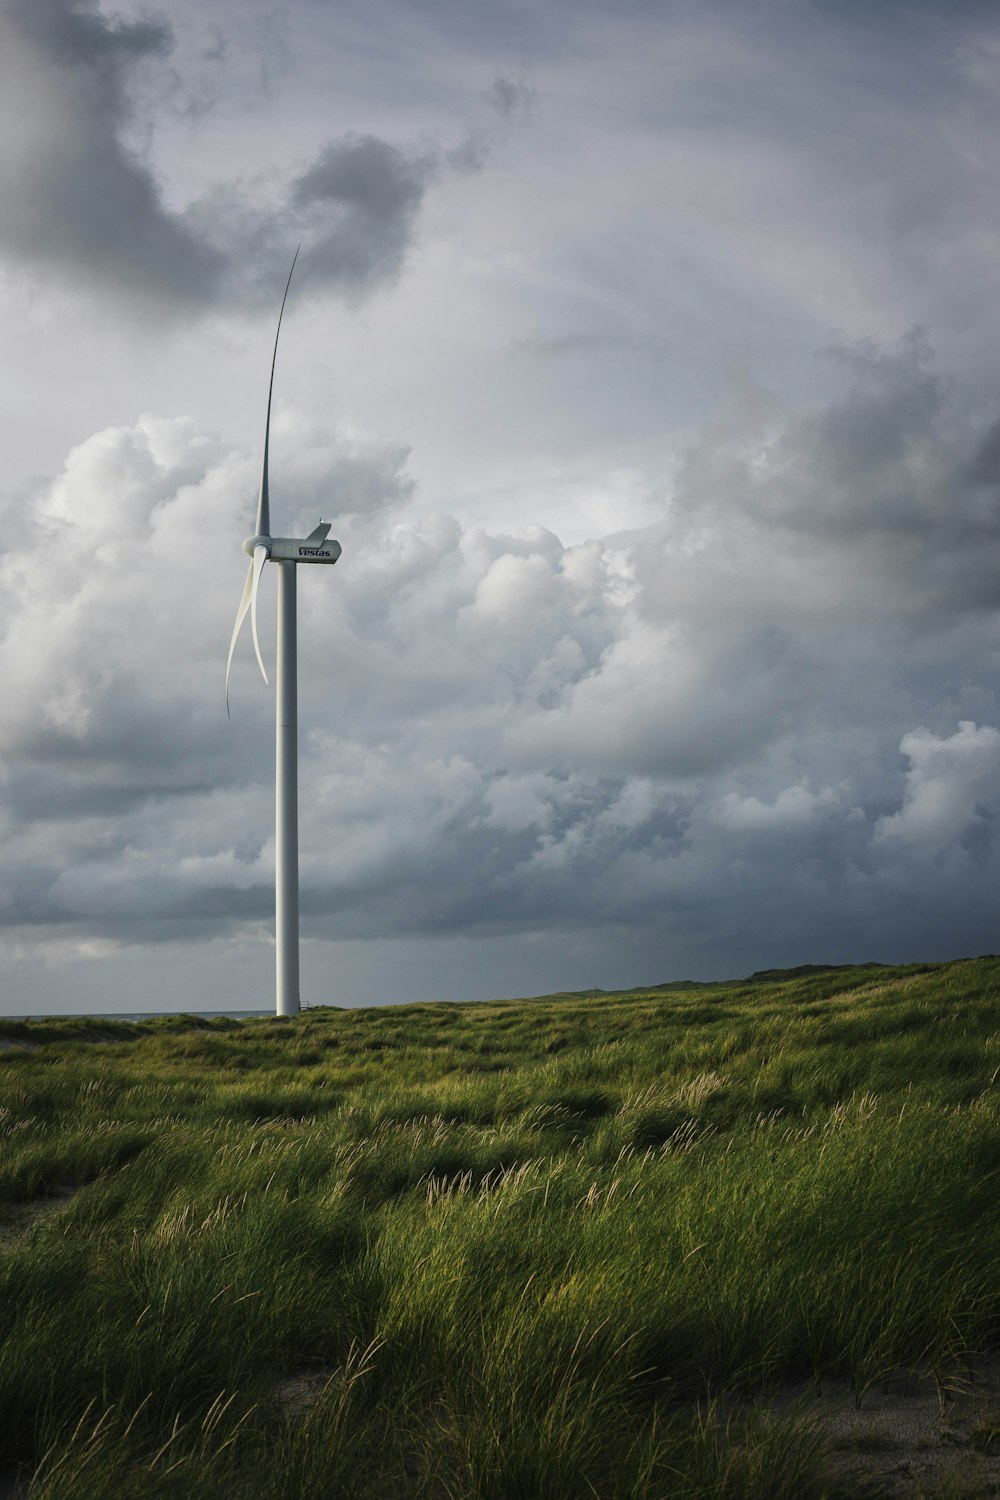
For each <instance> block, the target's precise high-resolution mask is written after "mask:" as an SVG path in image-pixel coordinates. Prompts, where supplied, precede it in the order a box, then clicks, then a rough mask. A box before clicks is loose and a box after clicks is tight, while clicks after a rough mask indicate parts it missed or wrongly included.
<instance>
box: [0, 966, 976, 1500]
mask: <svg viewBox="0 0 1000 1500" xmlns="http://www.w3.org/2000/svg"><path fill="white" fill-rule="evenodd" d="M998 995H1000V960H995V959H983V960H977V961H969V962H963V963H956V964H945V965H938V966H922V967H920V968H910V969H892V970H889V969H875V968H872V969H859V970H848V971H827V972H824V973H819V974H809V975H805V976H803V977H801V978H793V979H786V980H782V979H780V978H775V979H773V980H766V981H761V982H757V983H746V984H742V985H728V986H719V987H715V988H710V987H704V988H697V989H684V990H677V991H673V992H671V991H668V990H665V991H663V992H652V993H651V992H639V993H636V994H634V995H629V994H624V995H615V996H605V995H600V994H597V995H590V996H587V997H579V996H558V997H551V998H547V999H542V1000H536V1001H523V1002H516V1003H515V1002H496V1003H493V1004H479V1005H421V1006H396V1007H389V1008H385V1009H380V1010H370V1011H338V1010H333V1009H330V1010H320V1011H312V1012H306V1013H305V1014H304V1015H303V1016H301V1017H300V1018H299V1019H298V1020H297V1021H295V1022H292V1023H280V1024H279V1023H276V1022H272V1021H245V1022H232V1021H225V1020H223V1021H216V1022H205V1021H199V1020H197V1019H195V1018H170V1019H169V1020H165V1021H158V1022H150V1023H146V1024H143V1025H125V1024H122V1025H110V1026H107V1027H102V1029H101V1031H100V1032H99V1033H95V1031H94V1028H93V1024H92V1023H91V1024H90V1026H89V1029H88V1028H84V1027H80V1026H76V1025H75V1024H74V1023H71V1022H70V1023H67V1022H58V1023H56V1022H51V1023H50V1022H38V1023H27V1024H25V1023H21V1024H19V1025H16V1026H15V1025H8V1026H5V1025H4V1024H3V1023H0V1037H3V1036H5V1037H7V1038H8V1039H9V1040H10V1041H12V1042H15V1043H17V1045H16V1046H12V1047H10V1048H9V1049H7V1050H4V1051H2V1052H0V1465H6V1466H7V1472H8V1473H10V1472H12V1471H13V1469H14V1467H15V1466H18V1467H19V1468H20V1469H21V1471H22V1472H23V1474H24V1475H25V1476H26V1477H27V1476H32V1477H31V1488H30V1495H31V1497H32V1500H77V1497H79V1500H84V1497H86V1500H91V1497H93V1496H95V1495H100V1496H102V1497H107V1500H115V1497H132V1496H140V1495H141V1496H150V1497H153V1500H157V1497H173V1496H178V1497H180V1496H185V1497H187V1496H190V1495H192V1494H198V1495H199V1497H202V1500H214V1497H219V1500H222V1497H223V1496H225V1497H226V1500H241V1497H244V1500H265V1497H266V1500H271V1497H274V1500H279V1497H280V1500H285V1497H287V1500H311V1497H315V1500H321V1497H322V1500H329V1497H331V1496H344V1497H357V1500H374V1497H376V1496H377V1497H380V1500H383V1497H389V1500H391V1497H394V1496H400V1497H403V1496H407V1497H409V1496H417V1497H424V1496H426V1497H435V1500H437V1497H441V1500H460V1497H461V1500H465V1497H476V1500H519V1497H524V1500H529V1497H538V1500H542V1497H545V1500H579V1497H585V1496H587V1495H593V1496H599V1497H601V1500H618V1497H622V1500H625V1497H635V1500H639V1497H648V1500H654V1497H661V1496H671V1497H672V1496H678V1497H685V1500H701V1497H705V1500H707V1497H722V1496H742V1497H748V1500H754V1497H760V1500H765V1497H766V1500H782V1497H788V1500H792V1497H795V1500H810V1497H816V1500H819V1497H821V1496H827V1495H833V1494H834V1493H835V1488H834V1487H832V1486H831V1482H829V1481H828V1480H827V1479H826V1478H825V1477H824V1474H825V1469H824V1464H823V1458H822V1454H821V1452H820V1451H819V1444H818V1441H817V1439H816V1438H815V1437H814V1436H812V1435H810V1433H809V1432H808V1430H806V1429H803V1428H801V1427H799V1428H797V1427H795V1426H794V1425H792V1424H789V1423H787V1422H782V1421H778V1420H777V1419H773V1418H771V1417H770V1416H769V1415H768V1413H767V1397H768V1393H769V1392H770V1391H772V1390H774V1389H775V1388H776V1387H777V1385H778V1384H779V1383H781V1382H787V1381H790V1380H809V1381H811V1382H814V1383H816V1384H818V1385H821V1384H822V1382H823V1381H824V1380H825V1379H828V1378H838V1379H839V1378H844V1377H847V1378H849V1379H851V1380H853V1382H854V1385H855V1389H856V1391H857V1394H858V1398H859V1399H863V1397H864V1393H865V1391H866V1390H867V1389H869V1388H870V1387H871V1386H872V1385H873V1383H875V1382H877V1381H879V1380H884V1379H885V1378H887V1376H888V1375H890V1374H893V1373H896V1374H898V1373H899V1372H901V1371H906V1370H912V1371H915V1372H926V1371H932V1372H935V1373H938V1374H939V1375H940V1377H941V1378H942V1379H944V1377H945V1376H946V1375H947V1374H948V1372H949V1371H950V1370H952V1369H953V1368H954V1366H955V1365H956V1364H957V1363H958V1362H959V1361H962V1360H972V1359H974V1358H976V1357H977V1356H978V1355H980V1354H981V1353H982V1351H987V1350H991V1349H993V1348H995V1347H996V1346H997V1344H998V1343H1000V1270H998V1267H1000V1196H998V1181H997V1177H998V1172H997V1168H998V1166H1000V1088H998V1084H997V1079H998V1077H1000V1016H998V1007H997V1000H998Z"/></svg>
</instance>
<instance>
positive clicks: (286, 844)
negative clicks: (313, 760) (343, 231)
mask: <svg viewBox="0 0 1000 1500" xmlns="http://www.w3.org/2000/svg"><path fill="white" fill-rule="evenodd" d="M298 258H299V252H298V250H296V252H295V255H294V257H293V259H292V269H291V271H289V273H288V280H287V282H286V283H285V295H284V296H283V297H282V299H281V311H280V312H279V313H278V327H277V330H276V332H275V335H274V353H273V354H272V356H271V381H270V384H269V385H268V388H267V420H266V422H265V423H264V464H263V468H262V470H261V476H260V497H259V499H258V501H257V525H256V528H255V530H254V534H253V536H251V537H247V539H246V541H245V542H244V543H243V550H244V552H246V553H247V554H248V555H249V558H250V567H249V569H248V570H247V579H246V583H245V584H244V585H243V597H242V598H241V599H240V607H239V609H238V610H237V611H236V624H235V625H234V626H233V634H232V638H231V640H230V642H229V659H228V661H227V662H226V712H227V713H228V712H229V671H230V668H231V667H232V664H233V652H234V651H235V649H236V639H237V636H238V635H239V633H240V627H241V626H242V624H243V621H244V620H245V619H246V617H247V611H248V610H249V612H250V625H251V629H252V631H253V647H254V651H255V652H256V653H257V665H258V666H259V667H260V671H261V676H262V677H263V679H264V681H265V682H267V672H266V671H265V669H264V658H263V657H262V656H261V654H260V641H259V640H258V637H257V591H258V587H259V585H260V575H261V573H262V572H263V569H264V564H265V563H266V562H267V561H268V560H269V559H270V561H271V562H274V563H277V565H278V653H277V654H278V664H277V672H276V683H275V689H276V691H275V699H276V702H275V757H274V770H275V775H274V793H275V795H274V863H275V870H274V937H275V950H276V951H275V1009H276V1012H277V1014H278V1015H279V1016H295V1015H298V1011H299V786H298V782H299V768H298V687H297V663H296V628H295V627H296V620H295V613H296V611H295V569H296V568H297V567H300V566H301V565H302V564H303V563H310V564H312V563H324V564H332V563H335V562H336V561H337V558H338V557H339V556H340V551H341V548H340V543H339V542H334V541H328V540H327V538H328V537H329V534H330V523H329V522H328V521H321V522H320V523H319V525H318V526H317V527H316V529H315V531H311V532H310V533H309V535H308V536H307V537H288V536H272V535H271V511H270V503H269V498H268V490H267V451H268V443H269V439H270V436H271V394H272V392H273V390H274V366H275V361H276V360H277V358H278V338H279V335H280V333H281V319H282V317H283V315H284V311H285V303H286V301H287V300H288V288H289V287H290V286H291V284H292V273H293V272H294V270H295V262H296V261H297V260H298Z"/></svg>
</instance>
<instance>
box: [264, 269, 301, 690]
mask: <svg viewBox="0 0 1000 1500" xmlns="http://www.w3.org/2000/svg"><path fill="white" fill-rule="evenodd" d="M301 249H302V246H301V245H297V246H296V249H295V254H294V255H293V256H292V269H291V271H289V273H288V280H287V281H286V282H285V295H284V296H283V297H282V299H281V311H280V312H279V313H278V327H277V329H276V331H275V335H274V353H273V354H272V355H271V381H270V384H269V385H268V387H267V419H266V421H265V423H264V464H263V468H262V469H261V474H260V495H259V497H258V500H257V527H256V532H255V535H256V536H270V535H271V502H270V499H269V497H268V492H267V450H268V445H269V443H270V438H271V394H272V392H273V390H274V366H275V362H276V360H277V358H278V338H279V336H280V334H281V320H282V318H283V317H284V313H285V303H286V302H287V300H288V288H289V287H290V286H291V284H292V272H293V271H294V270H295V262H296V261H297V260H298V258H299V251H300V250H301ZM262 670H263V669H262Z"/></svg>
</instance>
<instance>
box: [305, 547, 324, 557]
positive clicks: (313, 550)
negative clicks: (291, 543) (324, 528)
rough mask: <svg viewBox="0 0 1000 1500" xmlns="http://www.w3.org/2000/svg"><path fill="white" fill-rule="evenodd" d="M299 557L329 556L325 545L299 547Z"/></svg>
mask: <svg viewBox="0 0 1000 1500" xmlns="http://www.w3.org/2000/svg"><path fill="white" fill-rule="evenodd" d="M299 556H300V557H329V556H330V553H329V552H328V551H327V549H326V548H325V547H300V548H299Z"/></svg>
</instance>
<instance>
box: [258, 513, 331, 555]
mask: <svg viewBox="0 0 1000 1500" xmlns="http://www.w3.org/2000/svg"><path fill="white" fill-rule="evenodd" d="M329 535H330V523H329V521H321V522H320V524H319V525H318V526H317V527H316V529H315V531H310V533H309V535H308V536H303V537H298V536H259V535H258V536H248V537H247V539H246V541H245V542H244V543H243V551H244V552H245V553H246V554H247V556H248V557H253V555H254V553H255V552H256V551H257V549H258V548H261V549H262V550H263V552H264V554H265V558H270V560H271V561H272V562H293V563H335V562H336V561H337V558H338V557H339V556H340V553H341V546H340V543H339V542H336V541H328V540H327V538H328V537H329Z"/></svg>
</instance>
